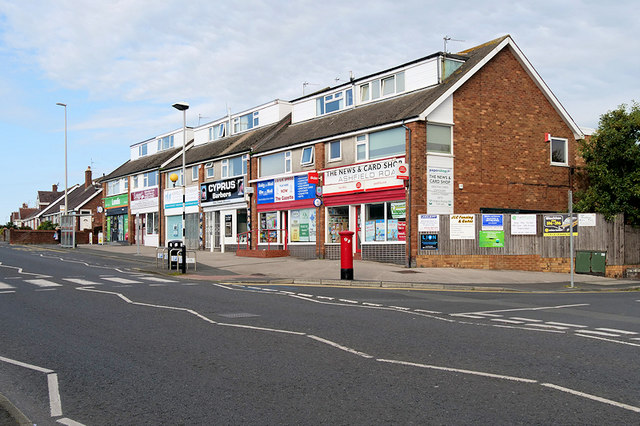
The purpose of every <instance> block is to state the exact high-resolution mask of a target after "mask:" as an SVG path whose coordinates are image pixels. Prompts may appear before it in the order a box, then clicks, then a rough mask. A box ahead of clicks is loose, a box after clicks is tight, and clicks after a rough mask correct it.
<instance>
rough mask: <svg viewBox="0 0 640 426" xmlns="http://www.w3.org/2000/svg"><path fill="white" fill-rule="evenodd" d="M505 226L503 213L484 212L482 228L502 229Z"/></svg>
mask: <svg viewBox="0 0 640 426" xmlns="http://www.w3.org/2000/svg"><path fill="white" fill-rule="evenodd" d="M503 227H504V223H503V216H502V215H501V214H483V215H482V229H483V230H498V231H501V230H502V229H503Z"/></svg>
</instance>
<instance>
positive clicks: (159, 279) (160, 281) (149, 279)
mask: <svg viewBox="0 0 640 426" xmlns="http://www.w3.org/2000/svg"><path fill="white" fill-rule="evenodd" d="M138 278H140V279H143V280H146V281H154V282H157V283H176V282H177V281H174V280H168V279H166V278H160V277H147V276H142V275H139V276H138Z"/></svg>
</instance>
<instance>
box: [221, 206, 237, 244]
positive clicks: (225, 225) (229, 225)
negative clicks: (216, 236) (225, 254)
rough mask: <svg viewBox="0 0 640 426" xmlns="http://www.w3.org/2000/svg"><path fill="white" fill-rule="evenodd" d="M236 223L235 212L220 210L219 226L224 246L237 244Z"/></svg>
mask: <svg viewBox="0 0 640 426" xmlns="http://www.w3.org/2000/svg"><path fill="white" fill-rule="evenodd" d="M236 221H237V218H236V211H235V210H222V211H221V212H220V225H221V226H222V236H223V242H224V245H225V246H230V245H235V244H236V243H237V241H236V238H237V235H236V228H237V224H236Z"/></svg>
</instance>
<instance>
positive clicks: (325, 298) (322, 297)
mask: <svg viewBox="0 0 640 426" xmlns="http://www.w3.org/2000/svg"><path fill="white" fill-rule="evenodd" d="M316 297H317V298H318V299H322V300H335V299H334V298H333V297H328V296H316ZM363 305H364V303H363Z"/></svg>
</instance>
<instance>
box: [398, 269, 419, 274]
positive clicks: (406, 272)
mask: <svg viewBox="0 0 640 426" xmlns="http://www.w3.org/2000/svg"><path fill="white" fill-rule="evenodd" d="M393 272H396V273H398V274H419V273H420V272H418V271H412V270H410V269H407V270H402V271H393Z"/></svg>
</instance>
